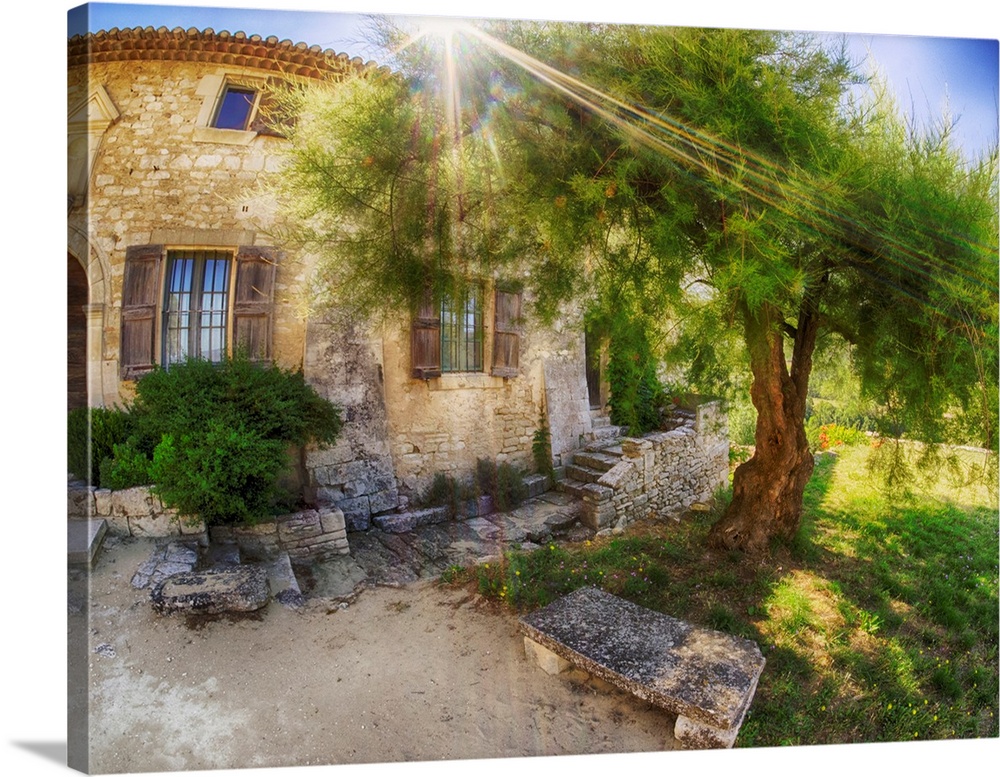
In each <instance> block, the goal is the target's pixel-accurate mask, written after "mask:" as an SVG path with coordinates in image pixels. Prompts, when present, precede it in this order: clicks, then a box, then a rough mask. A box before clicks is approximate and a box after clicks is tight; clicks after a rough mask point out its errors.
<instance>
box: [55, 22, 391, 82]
mask: <svg viewBox="0 0 1000 777" xmlns="http://www.w3.org/2000/svg"><path fill="white" fill-rule="evenodd" d="M134 60H150V61H175V62H209V63H214V64H221V65H235V66H238V67H252V68H258V69H261V70H271V71H276V72H280V73H283V74H287V75H296V76H301V77H304V78H316V79H324V78H330V77H334V78H338V77H341V76H343V75H345V74H347V73H349V72H355V73H358V72H363V71H367V70H373V69H376V68H378V67H379V66H378V64H377V63H375V62H363V61H362V60H361V59H360V58H359V57H349V56H348V55H347V54H344V53H340V54H338V53H336V52H334V51H333V50H332V49H326V50H325V51H324V50H322V49H320V47H319V46H310V45H308V44H307V43H302V42H299V43H292V42H291V41H290V40H283V41H278V39H277V38H276V37H275V36H273V35H272V36H270V37H268V38H262V37H261V36H260V35H247V34H246V33H245V32H242V31H238V32H235V33H231V32H229V31H228V30H221V31H219V32H216V31H215V30H213V29H212V28H211V27H206V28H205V29H204V30H197V29H195V28H194V27H192V28H190V29H188V30H185V29H183V28H181V27H175V28H173V29H172V30H168V29H167V28H166V27H159V28H157V29H154V28H152V27H132V28H130V29H124V30H120V29H118V28H117V27H112V28H111V29H110V30H100V31H98V32H93V33H90V32H88V33H87V34H86V35H74V36H73V37H72V38H70V39H69V44H68V65H69V67H70V68H73V67H78V66H82V65H86V64H88V63H95V62H123V61H134Z"/></svg>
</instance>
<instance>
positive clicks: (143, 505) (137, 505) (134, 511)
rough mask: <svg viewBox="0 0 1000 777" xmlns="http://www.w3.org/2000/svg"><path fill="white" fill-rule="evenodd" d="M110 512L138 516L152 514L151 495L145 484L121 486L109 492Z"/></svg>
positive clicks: (116, 514) (129, 516) (130, 516)
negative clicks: (129, 486) (121, 487)
mask: <svg viewBox="0 0 1000 777" xmlns="http://www.w3.org/2000/svg"><path fill="white" fill-rule="evenodd" d="M111 514H112V515H115V516H126V517H128V518H139V517H142V516H148V515H152V514H153V496H152V494H150V493H149V489H148V488H146V487H145V486H135V487H134V488H123V489H121V490H120V491H115V492H114V493H112V494H111Z"/></svg>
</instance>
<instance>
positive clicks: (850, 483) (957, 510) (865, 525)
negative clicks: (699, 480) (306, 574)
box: [445, 446, 1000, 747]
mask: <svg viewBox="0 0 1000 777" xmlns="http://www.w3.org/2000/svg"><path fill="white" fill-rule="evenodd" d="M867 454H868V449H867V448H866V447H863V446H856V447H844V448H841V449H839V451H838V453H837V454H828V455H823V456H820V457H819V461H818V463H817V467H816V471H815V474H814V476H813V478H812V480H811V482H810V484H809V486H808V490H807V492H806V497H805V512H804V519H803V525H802V529H801V530H800V532H799V533H798V535H797V536H796V538H795V541H794V542H793V543H791V545H790V546H788V545H781V546H776V547H775V548H774V549H773V551H772V552H771V553H770V554H769V555H768V556H766V557H765V558H757V559H750V558H745V557H743V556H741V555H738V554H727V553H725V552H719V551H710V550H708V549H707V548H706V546H705V536H706V534H707V532H708V528H709V526H710V525H711V523H712V521H713V520H714V516H713V515H712V514H711V513H692V514H690V515H688V516H685V518H684V519H683V520H682V521H681V522H680V523H677V522H675V521H672V520H667V521H656V520H648V521H640V522H637V523H635V524H633V525H632V526H630V527H629V529H628V531H627V532H626V534H625V535H622V536H620V537H615V538H600V539H596V540H594V541H592V542H586V543H583V544H581V545H577V546H572V547H558V546H555V545H549V546H547V547H544V548H542V549H540V550H537V551H534V552H533V553H522V552H516V553H512V554H509V555H507V556H505V557H504V558H503V559H502V560H501V561H500V562H497V563H493V564H489V565H482V566H480V567H476V568H474V569H465V570H451V571H450V573H449V574H447V575H446V576H445V580H446V581H447V582H453V583H456V584H466V585H473V586H476V587H477V588H478V590H479V591H480V592H481V593H483V594H485V595H487V596H489V597H491V598H494V599H496V600H497V601H499V602H503V603H504V604H505V606H508V607H511V608H514V609H516V610H519V611H526V610H530V609H533V608H535V607H538V606H541V605H544V604H545V603H547V602H549V601H551V600H552V599H554V598H556V597H558V596H560V595H562V594H564V593H567V592H569V591H572V590H574V589H575V588H578V587H580V586H583V585H595V584H596V585H598V586H600V587H602V588H604V589H605V590H608V591H610V592H612V593H615V594H618V595H620V596H623V597H624V598H626V599H630V600H632V601H634V602H636V603H638V604H641V605H643V606H645V607H649V608H652V609H655V610H659V611H662V612H665V613H668V614H670V615H672V616H674V617H679V618H682V619H684V620H688V621H690V622H692V623H696V624H700V625H705V626H709V627H712V628H716V629H720V630H722V631H726V632H729V633H733V634H738V635H741V636H744V637H748V638H750V639H753V640H755V641H756V642H757V643H758V644H759V645H760V647H761V649H762V650H763V652H764V656H765V657H766V658H767V666H766V667H765V668H764V673H763V675H762V676H761V679H760V684H759V686H758V689H757V693H756V696H755V697H754V702H753V705H752V706H751V708H750V713H749V715H748V717H747V719H746V721H745V723H744V725H743V728H742V729H741V731H740V735H739V739H738V741H737V746H739V747H761V746H771V745H805V744H843V743H852V742H890V741H895V742H898V741H909V740H921V739H956V738H973V737H996V736H997V716H998V653H997V643H998V618H1000V614H998V613H1000V611H998V599H997V596H998V593H997V589H998V580H997V573H998V547H1000V545H998V512H997V501H996V495H995V494H993V495H990V493H989V492H988V490H987V489H986V488H985V487H983V486H968V485H966V486H958V485H955V484H948V483H939V484H937V485H936V486H928V487H926V488H923V489H918V488H917V487H916V485H914V486H913V491H914V492H915V493H912V494H910V495H908V496H901V495H894V496H892V497H890V496H888V495H886V494H885V493H884V491H883V489H882V488H881V487H880V486H879V485H878V482H877V481H875V480H874V479H873V478H872V477H871V476H870V475H869V474H868V471H867V468H866V466H865V462H866V458H867ZM963 455H964V456H966V458H967V459H968V460H969V461H970V462H971V460H972V458H973V456H974V455H975V454H963Z"/></svg>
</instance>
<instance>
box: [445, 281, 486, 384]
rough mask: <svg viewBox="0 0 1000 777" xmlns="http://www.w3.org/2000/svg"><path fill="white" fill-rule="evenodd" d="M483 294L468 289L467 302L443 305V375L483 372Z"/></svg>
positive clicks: (462, 300) (452, 302)
mask: <svg viewBox="0 0 1000 777" xmlns="http://www.w3.org/2000/svg"><path fill="white" fill-rule="evenodd" d="M481 300H482V291H481V290H480V289H478V288H471V289H469V292H468V294H467V295H466V296H465V298H464V299H451V298H446V299H444V300H443V301H442V302H441V372H481V371H482V369H483V310H482V301H481Z"/></svg>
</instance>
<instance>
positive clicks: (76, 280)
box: [66, 253, 90, 410]
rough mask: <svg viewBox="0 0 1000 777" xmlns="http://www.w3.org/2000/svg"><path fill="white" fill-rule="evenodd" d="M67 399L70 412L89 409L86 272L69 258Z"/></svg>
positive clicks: (74, 259) (67, 289) (87, 293)
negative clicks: (75, 409) (87, 407)
mask: <svg viewBox="0 0 1000 777" xmlns="http://www.w3.org/2000/svg"><path fill="white" fill-rule="evenodd" d="M66 260H67V261H66V276H67V287H66V379H67V385H66V395H67V400H68V404H69V409H70V410H72V409H73V408H74V407H86V406H87V311H86V307H87V304H88V303H89V301H90V295H89V286H88V284H87V272H86V270H84V269H83V266H82V265H81V264H80V262H79V261H77V258H76V257H75V256H73V254H70V253H67V254H66Z"/></svg>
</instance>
